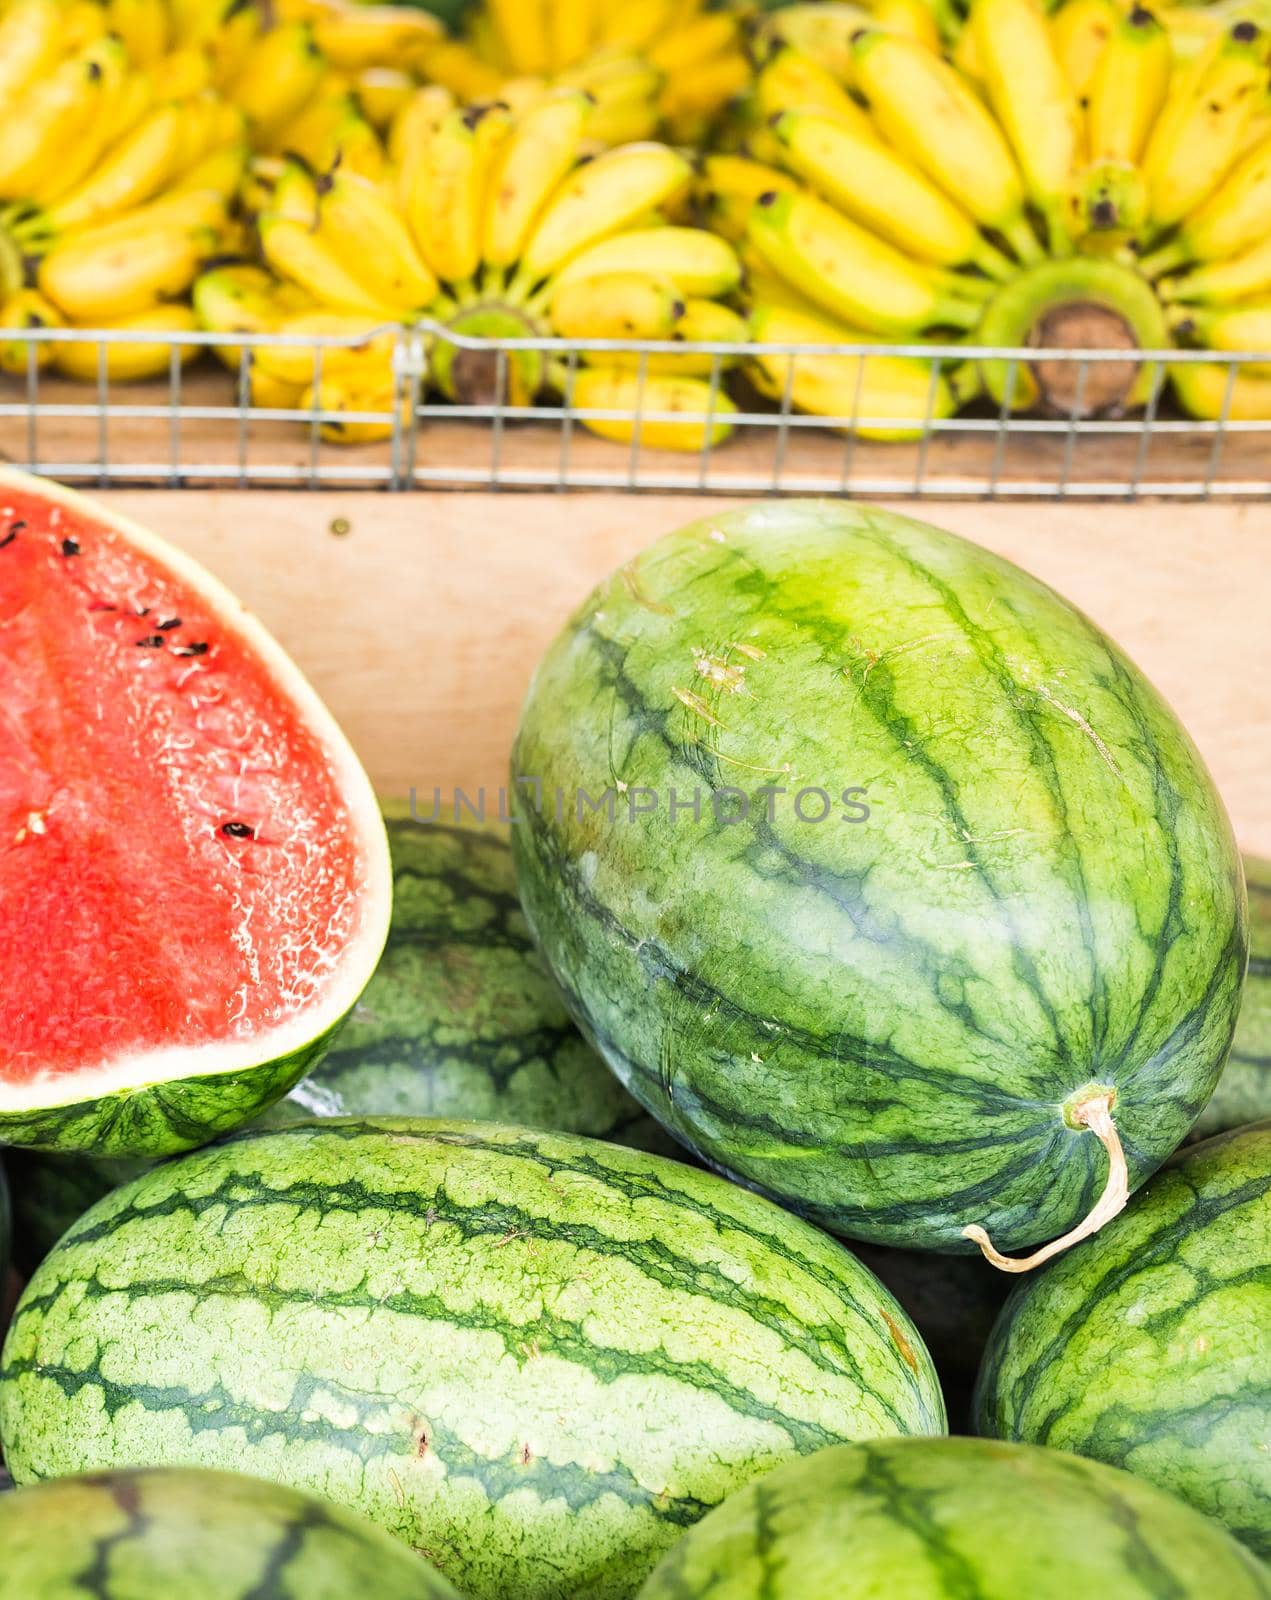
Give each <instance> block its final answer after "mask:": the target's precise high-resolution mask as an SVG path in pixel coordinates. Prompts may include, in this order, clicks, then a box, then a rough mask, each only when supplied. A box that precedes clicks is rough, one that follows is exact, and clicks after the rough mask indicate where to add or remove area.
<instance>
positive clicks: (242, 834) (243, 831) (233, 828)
mask: <svg viewBox="0 0 1271 1600" xmlns="http://www.w3.org/2000/svg"><path fill="white" fill-rule="evenodd" d="M221 832H222V833H223V834H224V835H225V837H226V838H227V839H254V838H255V837H256V830H255V828H253V827H252V826H251V824H250V823H247V822H222V823H221Z"/></svg>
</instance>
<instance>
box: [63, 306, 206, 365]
mask: <svg viewBox="0 0 1271 1600" xmlns="http://www.w3.org/2000/svg"><path fill="white" fill-rule="evenodd" d="M92 326H93V328H94V329H95V330H96V329H100V330H101V331H102V332H103V333H105V332H111V331H113V332H115V333H149V332H153V333H155V334H158V335H162V336H164V337H159V338H155V339H144V340H142V339H137V340H132V339H130V340H128V341H127V342H125V341H123V340H113V339H112V340H107V339H103V340H100V341H98V340H93V341H92V342H88V341H84V342H83V343H81V342H80V341H78V340H76V341H75V342H74V343H69V342H68V343H66V344H60V343H59V344H55V345H54V346H53V366H54V367H55V368H56V369H57V371H58V372H60V373H62V375H63V376H64V377H67V378H77V379H78V380H79V381H80V382H81V383H97V382H99V381H100V379H101V377H102V375H103V373H104V374H105V377H106V379H107V381H108V382H110V383H134V382H136V381H137V380H139V379H141V378H159V377H163V376H164V375H166V374H167V373H168V372H170V371H171V370H172V361H173V357H174V355H175V358H176V359H177V361H179V362H180V363H181V365H182V366H185V365H186V364H187V363H188V362H190V361H193V359H194V358H195V356H197V355H198V354H199V346H198V345H196V344H182V343H180V342H179V341H178V340H177V339H175V338H173V337H172V336H173V335H174V334H181V333H189V332H190V331H191V330H192V329H194V328H197V326H198V319H197V318H196V317H195V315H194V312H193V311H192V310H191V309H190V307H189V306H173V305H152V306H147V307H146V308H145V309H144V310H141V311H134V312H132V313H131V314H130V315H128V316H124V317H110V318H103V319H100V320H99V319H96V318H95V319H94V321H93V323H92Z"/></svg>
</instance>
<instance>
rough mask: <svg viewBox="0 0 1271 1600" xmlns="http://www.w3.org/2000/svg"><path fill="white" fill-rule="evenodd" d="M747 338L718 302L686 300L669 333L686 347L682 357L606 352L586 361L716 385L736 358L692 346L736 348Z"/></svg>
mask: <svg viewBox="0 0 1271 1600" xmlns="http://www.w3.org/2000/svg"><path fill="white" fill-rule="evenodd" d="M749 337H750V333H749V329H748V327H747V324H746V319H745V318H744V317H742V316H739V315H738V313H737V312H736V311H734V310H732V309H731V307H729V306H721V305H720V304H719V302H718V301H717V300H685V301H684V314H683V316H681V317H680V318H679V320H678V321H677V322H676V324H675V327H674V328H673V329H672V331H671V338H672V339H673V340H674V341H675V342H676V343H677V344H683V345H684V346H685V349H684V352H683V354H680V353H679V352H678V351H676V352H675V353H674V354H672V353H671V352H670V351H664V352H662V353H661V354H658V353H656V352H654V353H650V352H648V351H635V350H625V351H624V350H614V351H606V352H605V354H604V355H600V356H594V357H589V358H588V359H590V360H592V361H599V362H600V363H601V364H602V365H604V366H610V367H625V368H627V369H628V370H632V371H636V372H639V371H640V370H641V368H643V370H644V371H645V372H647V373H672V374H680V375H682V376H685V377H691V378H711V379H713V381H715V382H718V375H722V374H723V373H724V372H726V371H727V370H728V369H729V368H730V367H734V366H736V364H737V359H738V358H737V357H736V356H735V355H734V354H732V353H731V352H729V353H727V354H726V353H724V352H723V351H708V350H694V349H693V348H692V347H693V346H694V345H695V344H714V345H730V346H736V345H739V344H745V343H747V341H748V339H749Z"/></svg>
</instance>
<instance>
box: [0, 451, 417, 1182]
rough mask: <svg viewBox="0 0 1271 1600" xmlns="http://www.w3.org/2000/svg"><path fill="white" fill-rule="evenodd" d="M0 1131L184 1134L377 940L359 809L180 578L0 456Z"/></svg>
mask: <svg viewBox="0 0 1271 1600" xmlns="http://www.w3.org/2000/svg"><path fill="white" fill-rule="evenodd" d="M0 677H3V680H4V683H5V699H4V705H3V709H2V711H0V837H3V838H4V839H5V840H6V842H7V843H6V848H5V850H4V852H3V854H0V949H3V951H4V967H3V974H4V986H3V998H0V1142H4V1143H7V1144H14V1145H30V1146H34V1147H36V1148H40V1149H53V1150H91V1151H93V1152H94V1153H95V1154H97V1155H103V1156H112V1157H114V1156H121V1157H133V1156H153V1155H160V1154H165V1153H168V1152H171V1151H175V1150H184V1149H188V1148H189V1147H191V1146H193V1145H197V1144H201V1143H203V1142H204V1141H205V1140H207V1139H210V1138H212V1137H213V1136H215V1135H216V1134H218V1133H220V1132H223V1131H224V1130H226V1129H228V1128H232V1127H235V1126H237V1125H238V1124H240V1123H242V1122H245V1121H247V1120H248V1119H249V1118H250V1117H252V1116H255V1115H256V1114H257V1113H258V1112H260V1111H262V1110H263V1109H264V1108H265V1107H266V1106H268V1105H269V1104H271V1103H272V1102H273V1101H275V1100H277V1099H278V1098H279V1097H280V1096H282V1095H284V1094H285V1093H286V1092H287V1091H288V1089H290V1088H291V1086H292V1084H293V1083H295V1082H296V1081H297V1079H298V1078H300V1077H301V1076H302V1075H303V1074H304V1073H305V1072H306V1071H308V1069H309V1068H310V1067H311V1066H313V1064H314V1063H315V1062H316V1061H317V1059H318V1058H319V1056H320V1055H321V1053H322V1051H323V1050H324V1049H325V1048H326V1045H327V1042H328V1041H329V1039H330V1037H331V1034H332V1033H333V1031H334V1030H335V1027H336V1025H337V1024H338V1023H339V1022H340V1020H341V1019H342V1018H343V1016H344V1015H345V1013H346V1012H347V1011H348V1010H349V1009H350V1008H351V1006H352V1005H353V1002H354V1001H355V1000H356V999H357V997H358V995H359V994H360V993H361V991H362V989H363V987H364V986H365V984H366V982H367V980H368V978H369V977H370V975H371V973H372V972H373V971H374V968H375V963H376V961H377V960H378V958H379V953H380V950H381V949H382V948H383V944H384V938H385V935H386V933H387V929H388V918H389V910H390V900H391V892H392V883H391V876H390V872H389V861H388V850H387V846H386V843H385V839H384V830H383V826H382V823H381V821H380V816H379V810H378V807H377V806H376V804H375V798H374V795H373V793H372V791H371V788H370V785H369V783H368V781H367V778H366V775H365V774H364V773H363V771H362V769H361V767H360V766H359V765H358V763H357V760H356V758H355V756H354V755H353V752H352V750H351V749H350V748H349V746H348V744H347V743H346V741H345V739H344V737H343V735H342V734H341V733H340V731H339V729H338V728H337V727H336V725H335V723H334V722H333V721H332V719H331V717H330V715H329V713H328V712H327V711H326V710H325V709H324V707H323V706H322V704H321V703H320V702H319V701H318V699H317V697H316V696H315V695H314V694H313V691H312V690H311V689H310V688H309V687H308V685H307V684H306V683H305V682H304V680H303V679H302V678H301V676H300V674H299V673H298V672H297V670H296V668H295V667H294V666H293V665H292V664H291V662H290V661H289V660H288V659H287V658H286V657H285V656H284V655H283V653H282V652H281V650H280V649H279V648H278V646H277V645H276V644H274V642H273V641H272V640H271V639H270V638H269V636H268V635H267V634H266V633H265V632H264V630H263V629H262V628H261V627H260V625H259V624H258V623H257V622H255V621H254V620H253V619H252V618H251V617H250V616H249V615H248V614H247V613H246V612H245V611H244V610H243V609H242V608H241V607H240V606H239V605H238V604H237V602H236V601H234V600H233V599H232V597H231V596H230V595H229V594H228V593H227V592H226V591H225V590H224V589H222V588H221V586H220V585H219V584H218V583H216V582H215V581H214V580H213V579H212V578H211V577H210V576H209V575H208V574H207V573H206V572H204V571H202V570H201V569H200V568H198V567H197V566H195V565H194V564H193V563H192V562H191V561H190V560H189V559H188V558H186V557H185V556H183V555H181V554H179V553H178V552H177V551H175V550H173V549H170V548H168V547H166V546H165V545H163V544H162V543H161V542H160V541H158V540H157V539H155V538H154V537H153V536H152V535H150V534H148V533H146V532H144V531H143V530H142V529H141V528H138V527H136V526H134V525H133V524H131V523H128V522H125V521H123V520H122V519H120V518H118V517H114V516H112V515H109V514H107V513H106V512H105V511H103V510H102V509H101V508H100V507H97V506H94V505H92V504H91V503H90V502H88V501H87V500H84V499H82V498H81V497H79V496H78V495H75V494H71V493H69V492H68V491H66V490H64V489H60V488H58V487H56V486H55V485H53V484H50V483H47V482H43V481H39V480H36V479H33V478H28V477H25V476H23V475H22V474H20V473H15V472H11V471H8V470H0Z"/></svg>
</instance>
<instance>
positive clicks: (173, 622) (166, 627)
mask: <svg viewBox="0 0 1271 1600" xmlns="http://www.w3.org/2000/svg"><path fill="white" fill-rule="evenodd" d="M180 626H181V619H180V617H169V618H168V619H167V620H166V621H165V622H156V623H155V627H156V628H158V630H159V632H160V633H171V631H172V629H173V628H179V627H180Z"/></svg>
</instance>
